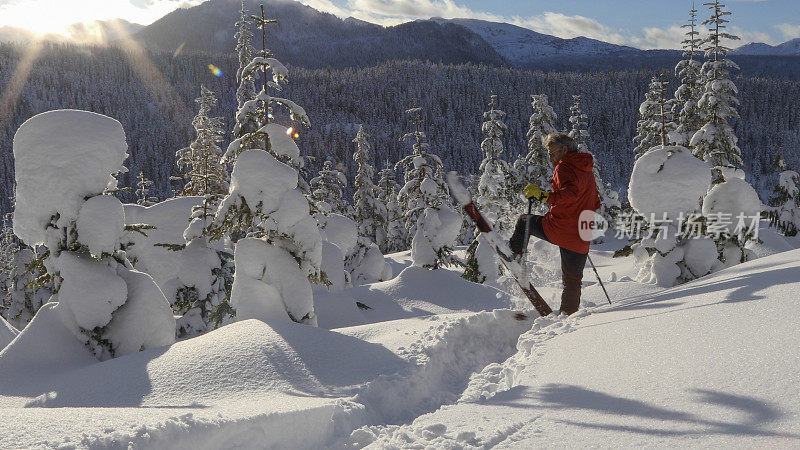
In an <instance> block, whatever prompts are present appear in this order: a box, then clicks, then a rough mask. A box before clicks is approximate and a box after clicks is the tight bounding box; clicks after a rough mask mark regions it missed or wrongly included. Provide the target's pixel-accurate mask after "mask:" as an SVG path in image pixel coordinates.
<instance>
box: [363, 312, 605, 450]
mask: <svg viewBox="0 0 800 450" xmlns="http://www.w3.org/2000/svg"><path fill="white" fill-rule="evenodd" d="M589 314H591V311H590V310H580V311H579V312H577V313H575V314H573V315H572V316H570V317H566V316H563V315H562V316H553V315H551V316H547V317H538V318H536V320H535V321H534V322H533V326H532V327H531V328H530V329H529V330H527V331H525V332H524V333H522V334H521V335H520V336H519V338H518V341H517V344H516V352H515V353H513V354H511V355H509V357H507V358H506V359H504V360H498V361H501V362H492V363H489V364H488V365H486V366H485V367H484V368H483V369H482V370H481V371H480V372H474V373H473V374H472V375H471V376H470V378H469V381H468V382H467V385H466V388H465V389H463V390H462V391H461V394H460V396H459V398H458V400H457V401H456V403H473V402H483V401H485V400H488V399H490V398H492V397H494V396H495V395H497V394H499V393H501V392H506V391H509V390H511V389H512V388H514V387H515V386H517V384H516V383H515V380H516V379H517V377H518V375H519V373H520V372H521V371H522V370H526V371H530V370H531V369H532V367H533V365H532V359H531V356H532V355H533V354H534V353H536V352H537V351H538V350H539V349H540V347H541V346H542V344H544V343H545V342H547V341H549V340H551V339H553V338H554V337H556V336H561V335H563V334H566V333H570V332H572V331H574V330H575V329H576V324H577V323H578V322H579V321H580V319H581V318H582V317H585V316H588V315H589ZM539 355H541V354H540V353H537V356H539ZM443 405H445V406H444V407H443V409H447V406H446V405H447V404H446V403H443ZM422 415H424V414H422ZM539 417H541V414H536V415H533V416H532V417H531V418H530V420H528V421H525V422H515V423H513V424H511V425H509V426H507V427H503V426H500V427H490V429H494V430H496V431H495V433H494V434H490V435H488V436H486V437H484V438H479V437H477V435H476V433H472V432H463V431H462V432H459V433H456V434H452V433H451V434H448V433H447V426H446V425H445V424H443V423H439V424H433V425H431V424H421V425H416V422H414V423H409V424H404V425H388V426H387V425H384V426H365V427H362V428H360V429H358V430H356V431H354V432H353V433H352V435H351V437H350V441H349V442H348V444H349V446H351V447H362V446H365V445H366V446H367V447H374V448H398V449H399V448H473V447H477V448H492V447H495V446H497V445H500V444H502V443H504V442H506V441H513V440H514V436H515V435H516V434H517V433H518V432H520V431H522V430H524V429H526V428H527V426H528V425H530V424H531V423H533V422H535V421H536V420H537V419H538V418H539Z"/></svg>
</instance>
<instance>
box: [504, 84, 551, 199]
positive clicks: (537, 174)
mask: <svg viewBox="0 0 800 450" xmlns="http://www.w3.org/2000/svg"><path fill="white" fill-rule="evenodd" d="M531 107H532V108H533V113H532V114H531V117H530V119H529V120H528V122H529V127H528V133H527V138H528V146H527V148H528V153H526V154H525V155H524V156H523V155H522V154H520V156H519V157H518V158H517V159H516V160H515V161H514V171H515V173H516V175H517V183H516V192H522V191H523V190H524V189H525V186H527V185H528V183H534V184H537V185H539V186H543V187H545V188H546V187H547V186H549V185H550V180H552V178H553V165H552V164H550V157H549V156H548V154H547V148H545V146H544V139H545V138H546V137H547V135H549V134H551V133H555V132H556V127H555V123H556V120H557V119H558V116H556V113H555V111H553V108H552V107H551V106H550V105H549V104H548V100H547V96H546V95H544V94H538V95H536V94H531ZM524 203H525V202H519V204H520V205H524ZM536 208H537V210H538V212H539V213H544V212H546V208H547V206H546V205H537V206H536ZM518 209H520V208H518Z"/></svg>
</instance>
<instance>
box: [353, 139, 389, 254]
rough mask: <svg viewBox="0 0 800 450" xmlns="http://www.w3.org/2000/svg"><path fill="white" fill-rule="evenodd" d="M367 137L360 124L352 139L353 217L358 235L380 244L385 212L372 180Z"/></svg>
mask: <svg viewBox="0 0 800 450" xmlns="http://www.w3.org/2000/svg"><path fill="white" fill-rule="evenodd" d="M369 137H370V136H369V135H368V134H367V132H366V131H364V126H363V125H362V126H359V127H358V134H356V137H355V139H353V142H354V143H355V144H356V151H355V153H353V161H355V163H356V166H357V167H356V176H355V179H354V180H353V188H354V189H355V192H353V209H354V211H355V215H354V219H355V221H356V222H358V235H359V236H363V237H365V238H368V239H369V240H370V241H372V242H374V243H376V244H378V245H379V246H380V244H381V243H382V242H383V240H384V239H385V234H384V233H385V230H386V224H385V223H383V221H382V219H383V218H384V217H385V216H386V212H385V211H383V209H384V208H386V206H385V205H383V204H382V203H381V202H380V200H379V199H378V197H377V195H378V188H377V187H376V186H375V183H374V182H373V179H374V178H375V167H374V166H373V165H372V146H371V145H370V143H369V141H368V139H369Z"/></svg>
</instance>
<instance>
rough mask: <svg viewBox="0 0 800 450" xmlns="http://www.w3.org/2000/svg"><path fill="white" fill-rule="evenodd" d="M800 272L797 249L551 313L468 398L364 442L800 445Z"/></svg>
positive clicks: (370, 434) (475, 383)
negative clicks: (554, 316)
mask: <svg viewBox="0 0 800 450" xmlns="http://www.w3.org/2000/svg"><path fill="white" fill-rule="evenodd" d="M798 274H800V250H794V251H789V252H785V253H779V254H776V255H773V256H769V257H766V258H763V259H759V260H756V261H752V262H749V263H746V264H742V265H740V266H735V267H732V268H730V269H727V270H724V271H721V272H718V273H716V274H714V275H711V276H708V277H706V278H703V279H700V280H697V281H695V282H692V283H689V284H686V285H683V286H679V287H676V288H673V289H669V290H666V291H663V292H661V293H658V294H655V295H652V294H650V295H639V296H633V297H631V298H628V299H625V300H623V301H621V302H618V303H617V304H616V305H614V306H613V307H601V308H597V309H595V310H593V311H591V313H589V312H580V313H578V314H576V315H574V316H572V317H570V318H569V319H566V320H558V321H553V320H551V319H540V320H539V321H537V323H536V324H535V325H534V328H533V329H532V330H531V331H529V332H527V333H525V334H523V335H522V336H521V337H520V340H519V343H518V345H517V348H518V352H517V354H515V355H514V356H513V357H512V358H509V359H508V360H507V361H505V362H504V363H502V364H497V365H493V366H488V367H487V368H486V369H484V371H482V373H480V374H478V375H476V376H474V377H473V379H472V380H471V383H470V386H469V387H468V388H467V389H466V391H465V394H464V395H463V396H462V398H461V400H460V401H459V403H457V404H455V405H453V406H449V407H445V408H442V409H440V410H438V411H436V412H434V413H432V414H428V415H423V416H421V417H419V418H417V419H416V420H414V422H413V423H411V424H408V425H404V426H388V427H371V428H362V429H360V430H358V431H357V432H355V433H354V434H353V436H352V437H351V441H357V442H359V443H360V444H361V445H363V444H366V443H370V442H371V443H372V445H373V446H375V447H387V446H398V447H412V446H413V447H417V446H419V447H422V446H425V445H432V446H435V447H440V448H442V447H446V446H452V445H456V444H458V445H463V446H470V447H472V446H475V447H490V446H495V445H499V446H500V447H513V448H534V447H559V448H563V447H566V448H576V447H588V446H597V445H600V446H610V447H620V446H621V447H641V446H646V447H670V448H686V447H698V446H699V447H717V448H719V447H737V448H738V447H749V448H752V447H760V448H796V447H798V446H800V407H798V405H800V344H799V343H800V327H798V319H797V317H798V315H799V314H800V301H798V300H800V298H798V295H797V292H798V289H800V280H799V279H798ZM616 284H624V283H612V285H616ZM634 284H635V283H634ZM550 322H553V323H550ZM481 397H483V398H481Z"/></svg>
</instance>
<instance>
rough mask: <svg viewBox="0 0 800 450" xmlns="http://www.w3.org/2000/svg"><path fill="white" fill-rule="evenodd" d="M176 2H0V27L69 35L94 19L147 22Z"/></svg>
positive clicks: (85, 0) (161, 14)
mask: <svg viewBox="0 0 800 450" xmlns="http://www.w3.org/2000/svg"><path fill="white" fill-rule="evenodd" d="M4 3H5V4H4ZM189 3H197V1H196V0H194V1H189ZM176 5H177V2H175V1H170V0H153V1H151V2H150V3H149V6H148V7H147V8H141V7H136V6H134V5H133V4H132V3H131V2H130V1H127V0H16V1H14V0H12V1H10V2H7V3H6V2H2V1H0V27H2V26H4V25H9V26H13V27H17V28H24V29H26V30H30V31H32V32H33V33H36V34H37V35H40V36H44V35H47V34H60V35H64V36H69V35H70V32H71V30H70V26H71V25H73V24H76V23H83V24H92V23H93V22H94V21H96V20H108V19H116V18H121V19H125V20H127V21H129V22H133V23H140V24H148V23H151V22H152V21H154V20H156V19H157V18H159V17H161V16H163V15H164V14H166V13H168V12H170V11H171V10H172V9H174V8H175V7H176Z"/></svg>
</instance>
